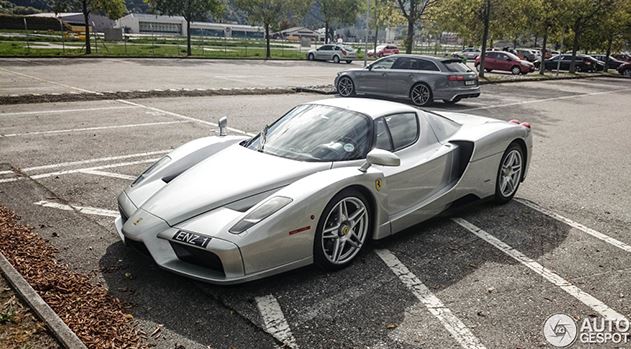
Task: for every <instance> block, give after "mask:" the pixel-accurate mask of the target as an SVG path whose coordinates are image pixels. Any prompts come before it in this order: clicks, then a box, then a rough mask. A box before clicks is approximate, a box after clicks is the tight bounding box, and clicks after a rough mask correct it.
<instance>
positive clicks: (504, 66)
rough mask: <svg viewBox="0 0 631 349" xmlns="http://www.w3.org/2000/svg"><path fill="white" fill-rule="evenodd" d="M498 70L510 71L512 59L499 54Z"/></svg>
mask: <svg viewBox="0 0 631 349" xmlns="http://www.w3.org/2000/svg"><path fill="white" fill-rule="evenodd" d="M496 65H497V68H495V69H498V70H505V71H508V70H510V68H511V59H510V58H509V57H508V56H507V55H506V54H505V53H500V52H498V53H497V64H496Z"/></svg>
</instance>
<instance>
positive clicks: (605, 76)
mask: <svg viewBox="0 0 631 349" xmlns="http://www.w3.org/2000/svg"><path fill="white" fill-rule="evenodd" d="M592 78H614V79H626V78H625V77H624V76H621V75H609V74H595V75H584V76H583V75H578V76H561V77H550V76H549V75H544V76H543V77H542V78H536V79H506V80H486V79H485V80H480V85H492V84H507V83H511V82H530V81H550V80H579V79H592Z"/></svg>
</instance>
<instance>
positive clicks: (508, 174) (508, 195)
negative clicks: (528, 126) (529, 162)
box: [495, 143, 525, 204]
mask: <svg viewBox="0 0 631 349" xmlns="http://www.w3.org/2000/svg"><path fill="white" fill-rule="evenodd" d="M524 159H525V157H524V151H523V149H522V147H521V146H520V145H519V144H517V143H512V144H511V145H510V146H509V147H508V149H506V151H505V152H504V155H502V161H501V162H500V167H499V169H498V170H497V180H496V183H495V202H497V203H499V204H505V203H507V202H509V201H510V200H511V199H512V198H513V196H515V193H517V189H518V188H519V184H520V183H521V178H522V173H523V171H524V166H525V160H524Z"/></svg>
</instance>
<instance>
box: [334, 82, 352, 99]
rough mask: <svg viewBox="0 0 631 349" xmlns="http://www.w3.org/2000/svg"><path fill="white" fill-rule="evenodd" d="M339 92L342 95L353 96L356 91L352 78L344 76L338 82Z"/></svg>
mask: <svg viewBox="0 0 631 349" xmlns="http://www.w3.org/2000/svg"><path fill="white" fill-rule="evenodd" d="M337 93H339V94H340V96H342V97H348V96H352V95H353V94H354V93H355V86H354V85H353V81H352V80H351V79H350V78H347V77H343V78H341V79H340V81H338V83H337Z"/></svg>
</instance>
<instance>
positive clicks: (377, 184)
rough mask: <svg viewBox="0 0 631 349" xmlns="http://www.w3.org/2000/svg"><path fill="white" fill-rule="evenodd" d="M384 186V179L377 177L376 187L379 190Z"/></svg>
mask: <svg viewBox="0 0 631 349" xmlns="http://www.w3.org/2000/svg"><path fill="white" fill-rule="evenodd" d="M382 186H383V180H382V179H381V178H377V179H375V189H377V191H380V190H381V187H382Z"/></svg>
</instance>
